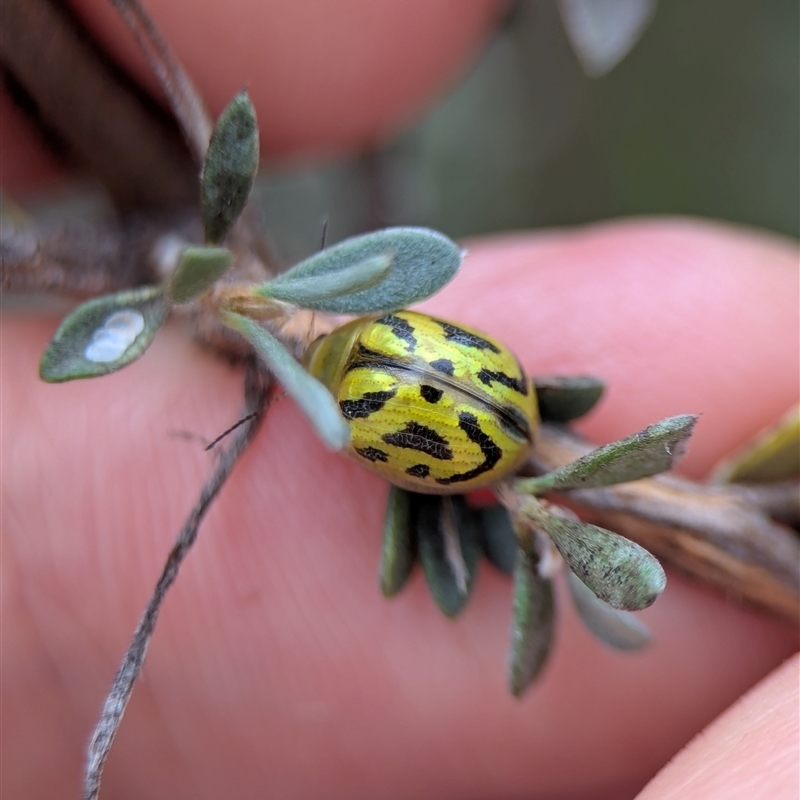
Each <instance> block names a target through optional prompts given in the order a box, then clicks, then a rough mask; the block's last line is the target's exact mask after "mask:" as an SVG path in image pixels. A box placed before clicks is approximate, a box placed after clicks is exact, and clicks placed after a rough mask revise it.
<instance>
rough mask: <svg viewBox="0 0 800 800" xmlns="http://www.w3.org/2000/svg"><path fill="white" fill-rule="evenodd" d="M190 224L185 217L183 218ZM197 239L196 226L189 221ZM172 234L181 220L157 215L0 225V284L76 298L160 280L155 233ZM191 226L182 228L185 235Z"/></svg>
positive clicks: (8, 288) (176, 230)
mask: <svg viewBox="0 0 800 800" xmlns="http://www.w3.org/2000/svg"><path fill="white" fill-rule="evenodd" d="M187 222H188V224H189V226H191V220H187ZM195 227H196V228H197V235H198V238H199V225H197V224H195ZM166 231H170V232H172V235H173V236H175V235H178V233H179V232H181V231H182V227H181V221H179V220H175V219H174V218H169V217H162V218H161V219H160V221H159V222H158V223H157V222H156V221H153V222H152V223H151V222H150V221H145V220H144V219H142V218H139V219H138V220H137V221H136V222H130V221H126V222H125V223H122V224H114V225H107V226H103V227H99V228H98V227H94V226H92V225H87V224H84V223H81V222H69V223H66V224H64V225H61V226H59V227H58V228H56V229H54V230H47V231H40V230H37V229H35V228H12V227H9V226H2V227H1V228H0V287H2V289H3V290H4V291H12V292H26V291H39V292H41V291H50V292H58V293H59V294H64V295H70V296H76V297H95V296H97V295H100V294H107V293H109V292H117V291H120V290H122V289H131V288H133V287H135V286H141V285H143V284H147V283H160V282H161V281H162V280H163V277H164V276H163V274H162V272H161V271H160V270H159V267H160V264H159V260H158V258H157V252H156V251H157V249H158V242H159V237H160V236H161V235H163V234H164V233H165V232H166ZM190 235H191V231H187V237H188V236H190Z"/></svg>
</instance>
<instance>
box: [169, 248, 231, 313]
mask: <svg viewBox="0 0 800 800" xmlns="http://www.w3.org/2000/svg"><path fill="white" fill-rule="evenodd" d="M231 264H233V253H231V251H230V250H227V249H225V248H224V247H187V248H186V249H185V250H184V251H183V252H182V253H181V257H180V260H179V261H178V266H177V267H176V268H175V272H173V273H172V276H171V277H170V280H169V283H168V284H167V299H168V300H169V301H170V302H171V303H187V302H189V301H190V300H194V299H195V298H196V297H200V296H201V295H204V294H205V293H206V292H207V291H208V290H209V289H211V288H212V287H213V286H214V284H215V283H216V282H217V281H218V280H219V279H220V278H221V277H222V276H223V275H224V274H225V273H226V272H227V271H228V269H229V267H230V266H231Z"/></svg>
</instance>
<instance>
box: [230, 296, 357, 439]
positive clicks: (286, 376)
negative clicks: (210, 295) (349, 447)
mask: <svg viewBox="0 0 800 800" xmlns="http://www.w3.org/2000/svg"><path fill="white" fill-rule="evenodd" d="M220 317H221V319H222V321H223V322H224V323H225V324H226V325H229V326H230V327H231V328H233V329H234V330H236V331H239V333H241V334H242V336H244V337H245V339H247V341H248V342H250V344H252V345H253V347H254V348H255V351H256V352H257V353H258V355H259V356H260V357H261V358H262V359H263V360H264V362H265V363H266V365H267V366H268V367H269V368H270V370H271V371H272V372H273V373H274V374H275V377H276V378H277V379H278V380H279V381H280V382H281V385H282V386H283V388H284V389H286V391H287V392H288V393H289V394H290V395H291V396H292V397H293V398H294V400H295V402H296V403H297V405H298V406H300V408H301V409H302V411H303V412H304V413H305V415H306V416H307V417H308V419H309V420H310V421H311V424H312V425H313V426H314V428H315V430H316V431H317V433H318V434H319V436H320V438H321V439H322V440H323V441H324V442H325V443H326V444H327V445H328V447H330V448H331V449H332V450H341V449H342V448H344V447H345V445H346V444H347V442H348V441H349V439H350V429H349V428H348V427H347V423H346V422H345V420H344V417H342V414H341V412H340V411H339V406H338V405H337V404H336V401H335V400H334V399H333V395H332V394H331V393H330V392H329V391H328V390H327V389H326V388H325V387H324V386H323V385H322V384H321V383H320V382H319V381H318V380H317V379H316V378H314V377H312V376H311V375H309V374H308V373H307V372H306V371H305V370H304V369H303V368H302V367H301V366H300V364H298V363H297V361H296V360H295V359H294V358H292V356H291V355H290V354H289V353H288V352H287V351H286V349H285V348H284V347H283V345H282V344H281V343H280V342H279V341H278V340H277V339H276V338H275V337H274V336H273V335H272V334H271V333H269V332H268V331H266V330H265V329H264V328H262V327H261V325H259V324H258V323H257V322H255V321H254V320H252V319H250V318H249V317H245V316H242V315H241V314H235V313H233V312H230V311H223V312H222V313H221V315H220Z"/></svg>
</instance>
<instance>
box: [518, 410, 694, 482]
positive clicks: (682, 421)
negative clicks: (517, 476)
mask: <svg viewBox="0 0 800 800" xmlns="http://www.w3.org/2000/svg"><path fill="white" fill-rule="evenodd" d="M696 422H697V417H696V416H693V415H692V414H681V415H680V416H677V417H669V418H667V419H664V420H661V422H657V423H656V424H655V425H650V426H649V427H647V428H645V429H644V430H643V431H639V433H635V434H633V435H632V436H628V437H627V438H625V439H620V440H619V441H618V442H612V443H611V444H607V445H604V446H603V447H598V448H597V450H592V452H591V453H587V454H586V455H585V456H583V457H581V458H579V459H576V460H575V461H573V462H571V463H570V464H567V465H566V466H564V467H561V468H560V469H557V470H555V471H554V472H550V473H548V474H547V475H542V476H541V477H539V478H525V479H522V480H519V481H517V482H516V483H515V484H514V488H515V490H516V491H518V492H523V493H528V494H543V493H544V492H567V491H570V490H572V489H594V488H597V487H599V486H611V485H613V484H616V483H626V482H628V481H635V480H639V479H640V478H647V477H650V476H651V475H657V474H658V473H659V472H664V471H665V470H668V469H671V468H672V467H673V466H674V465H675V463H676V462H677V461H678V459H679V458H680V457H681V456H682V455H683V453H684V452H685V450H686V443H687V442H688V440H689V437H690V436H691V435H692V429H693V428H694V426H695V423H696Z"/></svg>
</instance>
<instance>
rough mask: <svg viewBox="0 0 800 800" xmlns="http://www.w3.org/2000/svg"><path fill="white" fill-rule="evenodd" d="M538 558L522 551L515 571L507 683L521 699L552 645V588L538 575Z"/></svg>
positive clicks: (546, 580)
mask: <svg viewBox="0 0 800 800" xmlns="http://www.w3.org/2000/svg"><path fill="white" fill-rule="evenodd" d="M537 564H538V558H537V557H536V556H535V555H533V554H531V553H526V552H524V551H522V550H521V551H520V553H519V558H518V559H517V563H516V567H515V569H514V615H513V618H512V623H511V648H510V651H509V657H508V683H509V688H510V689H511V693H512V694H513V695H514V696H515V697H519V696H520V695H521V694H522V693H523V692H524V691H525V689H526V688H527V687H528V686H530V684H531V682H532V681H533V680H534V679H535V678H536V676H537V675H538V674H539V673H540V672H541V669H542V667H543V666H544V664H545V661H546V660H547V656H548V655H549V653H550V648H551V646H552V644H553V628H554V620H555V604H554V602H553V587H552V584H551V582H550V580H548V579H547V578H542V577H541V576H540V575H539V573H538V571H537Z"/></svg>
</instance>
